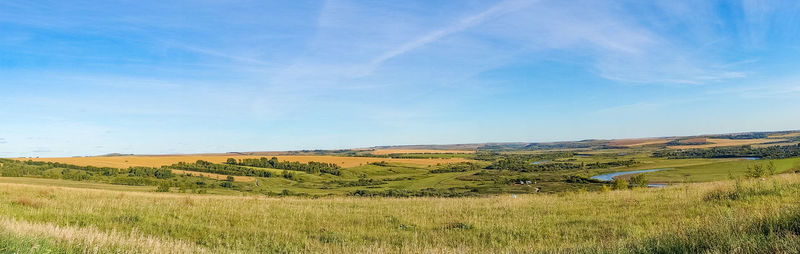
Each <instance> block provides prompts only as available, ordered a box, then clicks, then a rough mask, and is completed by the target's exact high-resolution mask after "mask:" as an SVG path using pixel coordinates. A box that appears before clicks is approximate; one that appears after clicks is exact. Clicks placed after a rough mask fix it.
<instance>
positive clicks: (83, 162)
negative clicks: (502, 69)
mask: <svg viewBox="0 0 800 254" xmlns="http://www.w3.org/2000/svg"><path fill="white" fill-rule="evenodd" d="M261 157H267V158H270V157H272V156H250V155H248V156H241V155H239V156H235V155H225V154H220V155H168V156H167V155H165V156H161V155H152V156H147V155H142V156H115V157H63V158H30V159H28V158H22V159H21V160H34V161H49V162H60V163H66V164H73V165H80V166H96V167H114V168H127V167H136V166H139V167H161V166H168V165H172V164H175V163H178V162H195V161H197V160H204V161H209V162H213V163H223V162H225V160H227V159H228V158H235V159H245V158H261ZM275 157H278V159H279V160H281V161H298V162H302V163H308V162H310V161H316V162H326V163H334V164H337V165H339V166H341V167H343V168H350V167H357V166H360V165H363V164H367V163H371V162H379V161H386V162H398V163H408V164H418V165H436V164H438V163H442V164H444V163H454V162H463V161H468V160H466V159H462V158H446V159H393V158H369V157H338V156H311V155H291V156H288V155H287V156H275Z"/></svg>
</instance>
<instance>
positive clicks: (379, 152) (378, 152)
mask: <svg viewBox="0 0 800 254" xmlns="http://www.w3.org/2000/svg"><path fill="white" fill-rule="evenodd" d="M393 153H475V151H470V150H434V149H377V150H374V151H372V154H376V155H387V154H393Z"/></svg>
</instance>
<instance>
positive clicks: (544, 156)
mask: <svg viewBox="0 0 800 254" xmlns="http://www.w3.org/2000/svg"><path fill="white" fill-rule="evenodd" d="M574 155H575V153H573V152H550V153H540V154H524V153H523V154H517V153H498V152H484V151H481V152H478V153H476V154H475V159H476V160H482V161H495V160H497V159H500V158H512V159H514V160H525V161H541V160H555V159H561V158H570V157H572V156H574Z"/></svg>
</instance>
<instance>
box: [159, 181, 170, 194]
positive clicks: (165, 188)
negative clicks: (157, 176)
mask: <svg viewBox="0 0 800 254" xmlns="http://www.w3.org/2000/svg"><path fill="white" fill-rule="evenodd" d="M156 192H169V183H161V184H159V185H158V187H157V188H156Z"/></svg>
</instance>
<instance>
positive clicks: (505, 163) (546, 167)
mask: <svg viewBox="0 0 800 254" xmlns="http://www.w3.org/2000/svg"><path fill="white" fill-rule="evenodd" d="M638 163H639V162H638V161H636V160H634V159H630V160H620V161H610V162H594V163H584V162H581V163H571V162H551V163H542V164H533V163H531V162H529V161H528V160H521V159H517V158H515V157H506V158H503V159H500V160H497V161H495V162H493V163H492V164H491V165H489V167H487V168H488V169H498V170H511V171H518V172H542V171H559V170H583V169H600V168H612V167H622V166H625V167H630V166H633V165H636V164H638Z"/></svg>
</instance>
